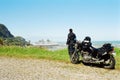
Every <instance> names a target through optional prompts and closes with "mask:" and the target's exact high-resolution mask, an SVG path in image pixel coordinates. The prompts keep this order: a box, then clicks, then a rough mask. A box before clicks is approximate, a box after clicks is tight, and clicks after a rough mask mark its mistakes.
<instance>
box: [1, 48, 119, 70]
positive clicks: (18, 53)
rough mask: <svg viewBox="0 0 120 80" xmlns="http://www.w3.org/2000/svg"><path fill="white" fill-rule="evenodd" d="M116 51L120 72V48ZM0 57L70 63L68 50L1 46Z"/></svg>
mask: <svg viewBox="0 0 120 80" xmlns="http://www.w3.org/2000/svg"><path fill="white" fill-rule="evenodd" d="M115 51H116V53H117V54H116V56H115V59H116V69H119V70H120V48H115ZM0 56H5V57H17V58H36V59H48V60H57V61H64V62H70V60H69V55H68V51H67V49H62V50H55V51H50V50H47V49H45V48H39V47H30V46H29V47H19V46H0Z"/></svg>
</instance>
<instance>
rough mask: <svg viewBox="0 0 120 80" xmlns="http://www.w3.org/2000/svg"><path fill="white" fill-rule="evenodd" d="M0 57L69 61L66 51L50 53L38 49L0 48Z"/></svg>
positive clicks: (43, 49)
mask: <svg viewBox="0 0 120 80" xmlns="http://www.w3.org/2000/svg"><path fill="white" fill-rule="evenodd" d="M0 56H8V57H18V58H38V59H50V60H59V61H65V62H68V61H69V56H68V52H67V49H63V50H56V51H50V50H47V49H45V48H38V47H17V46H1V47H0Z"/></svg>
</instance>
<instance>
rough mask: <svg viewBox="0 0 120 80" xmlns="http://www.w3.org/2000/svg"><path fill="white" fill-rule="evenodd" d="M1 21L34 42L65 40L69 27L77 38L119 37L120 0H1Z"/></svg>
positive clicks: (102, 38) (110, 39) (17, 33)
mask: <svg viewBox="0 0 120 80" xmlns="http://www.w3.org/2000/svg"><path fill="white" fill-rule="evenodd" d="M0 24H4V25H5V26H6V27H7V28H8V29H9V30H10V32H11V33H12V34H13V35H14V36H22V37H24V38H25V39H26V40H30V41H32V42H36V41H39V40H41V39H44V40H46V39H50V40H52V41H59V42H60V41H61V42H62V41H66V39H67V35H68V32H69V28H72V29H73V31H74V33H75V34H76V36H77V40H81V41H82V40H83V39H84V37H85V36H90V37H91V39H92V41H113V40H120V1H119V0H0Z"/></svg>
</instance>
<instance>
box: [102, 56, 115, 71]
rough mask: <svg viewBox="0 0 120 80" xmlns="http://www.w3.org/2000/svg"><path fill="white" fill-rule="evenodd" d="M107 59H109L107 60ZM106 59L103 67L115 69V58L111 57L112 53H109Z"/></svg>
mask: <svg viewBox="0 0 120 80" xmlns="http://www.w3.org/2000/svg"><path fill="white" fill-rule="evenodd" d="M108 60H109V61H108ZM108 60H107V61H108V62H107V61H105V65H104V68H107V69H115V64H116V61H115V58H114V57H113V55H110V59H108Z"/></svg>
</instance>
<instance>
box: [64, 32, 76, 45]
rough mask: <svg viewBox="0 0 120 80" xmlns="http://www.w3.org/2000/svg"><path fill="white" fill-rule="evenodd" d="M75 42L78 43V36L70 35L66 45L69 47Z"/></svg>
mask: <svg viewBox="0 0 120 80" xmlns="http://www.w3.org/2000/svg"><path fill="white" fill-rule="evenodd" d="M75 42H76V35H75V34H74V33H73V32H71V33H69V34H68V38H67V42H66V44H68V45H69V44H73V43H75Z"/></svg>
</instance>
